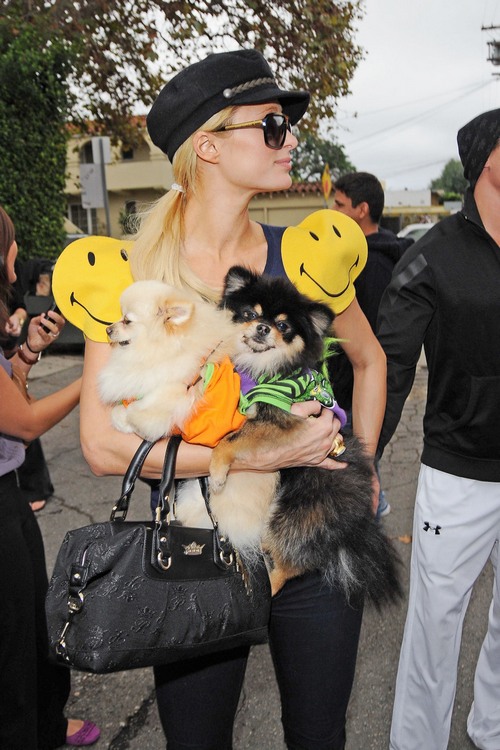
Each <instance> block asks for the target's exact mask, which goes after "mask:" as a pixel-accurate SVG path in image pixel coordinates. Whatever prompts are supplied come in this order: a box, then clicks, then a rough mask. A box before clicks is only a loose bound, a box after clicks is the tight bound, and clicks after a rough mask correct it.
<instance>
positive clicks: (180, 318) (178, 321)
mask: <svg viewBox="0 0 500 750" xmlns="http://www.w3.org/2000/svg"><path fill="white" fill-rule="evenodd" d="M193 310H194V304H193V302H172V301H171V300H169V299H166V300H164V302H163V304H162V305H161V306H160V307H159V308H158V315H159V316H160V317H161V318H163V323H164V324H165V325H174V326H180V325H182V324H183V323H185V322H186V321H187V320H189V318H190V317H191V316H192V314H193Z"/></svg>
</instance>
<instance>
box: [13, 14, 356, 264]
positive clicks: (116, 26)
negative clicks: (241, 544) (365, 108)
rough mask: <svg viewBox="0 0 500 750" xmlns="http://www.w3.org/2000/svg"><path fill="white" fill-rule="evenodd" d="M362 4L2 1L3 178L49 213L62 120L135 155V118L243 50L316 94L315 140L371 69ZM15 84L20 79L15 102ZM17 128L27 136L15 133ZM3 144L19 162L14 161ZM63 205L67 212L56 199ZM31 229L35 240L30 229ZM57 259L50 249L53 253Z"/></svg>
mask: <svg viewBox="0 0 500 750" xmlns="http://www.w3.org/2000/svg"><path fill="white" fill-rule="evenodd" d="M361 5H362V0H336V1H335V2H332V1H331V0H301V2H300V3H298V2H297V0H265V2H264V0H230V2H221V1H218V0H215V1H214V0H191V1H188V0H133V2H132V0H127V2H124V1H123V0H79V2H72V3H69V2H67V0H0V55H1V56H2V57H4V56H5V57H6V60H8V63H9V65H8V66H7V65H5V66H3V67H2V70H3V71H4V75H3V79H2V80H1V81H0V97H1V103H0V106H1V108H2V114H1V115H0V118H1V125H0V127H2V129H3V135H2V139H3V140H2V148H1V149H0V173H4V172H5V169H6V168H8V170H9V171H10V170H12V169H13V168H14V167H15V168H16V170H17V175H16V180H18V183H21V184H22V185H23V186H24V189H25V190H28V189H29V190H30V193H31V194H33V193H40V198H41V201H42V202H43V203H44V205H45V207H46V210H47V211H48V212H49V213H50V214H51V213H52V209H50V210H49V208H48V204H49V202H50V203H51V202H52V198H51V196H52V195H53V191H49V192H47V190H46V182H50V183H51V184H53V186H54V190H55V192H57V191H62V186H63V182H64V167H63V166H62V165H61V161H60V158H59V151H58V150H57V149H56V148H55V145H54V144H52V141H51V139H52V131H55V132H56V133H57V134H58V136H57V137H60V138H61V139H62V138H64V134H63V133H62V132H61V125H62V123H64V121H66V122H68V123H71V125H72V127H74V128H79V129H81V130H84V129H85V123H86V122H88V120H92V121H93V129H94V133H95V134H96V135H97V134H99V133H106V134H113V135H114V136H115V138H116V139H120V140H122V141H123V142H124V143H125V144H128V145H132V146H133V145H135V144H136V143H137V139H138V135H139V129H140V124H139V123H138V121H137V118H136V119H134V118H132V117H131V116H132V115H133V114H137V113H138V112H144V111H145V110H146V109H147V108H149V106H150V104H151V103H152V101H153V100H154V98H155V96H156V95H157V93H158V91H159V89H160V87H161V85H162V84H163V83H164V82H165V81H166V80H168V78H170V77H171V75H172V74H173V73H174V72H175V71H177V70H178V69H179V68H180V67H182V66H183V65H185V64H186V63H189V62H193V61H195V60H198V59H200V58H202V57H204V56H205V55H206V54H208V53H209V52H219V51H223V50H225V49H229V48H234V47H235V46H241V47H255V48H257V49H260V50H261V51H262V52H263V53H264V54H265V55H266V57H267V58H268V60H269V62H270V64H271V66H272V68H273V69H274V71H275V73H276V77H277V79H278V81H279V82H280V83H281V84H282V85H285V86H292V87H299V88H305V89H308V90H310V91H312V92H313V94H314V95H313V101H312V104H311V107H310V110H309V113H308V118H305V121H304V124H303V126H302V129H303V130H306V129H308V128H309V129H310V130H311V131H312V132H314V130H315V128H316V127H317V124H318V121H319V119H320V118H324V117H333V116H334V114H335V104H336V101H337V99H338V98H339V97H341V96H344V95H345V94H346V93H348V89H349V81H350V79H351V77H352V75H353V72H354V70H355V68H356V66H357V65H358V63H359V61H360V60H361V58H362V51H361V49H360V48H359V47H357V46H356V45H355V44H354V41H353V34H354V30H355V26H356V22H357V21H358V20H359V19H360V18H361V15H362V10H361ZM9 76H12V77H14V78H15V79H16V80H18V81H21V80H22V85H21V86H20V87H19V90H18V93H17V94H16V89H15V87H13V86H9V85H8V78H9ZM45 79H47V80H45ZM28 93H29V96H28ZM44 96H46V97H47V103H46V104H45V105H42V104H40V102H41V100H42V99H43V98H44ZM49 102H53V103H54V107H53V108H52V109H51V107H50V106H49ZM20 114H22V115H23V117H22V118H21V117H20ZM31 115H32V117H31ZM14 117H16V118H18V119H19V122H20V125H19V129H17V128H14V127H12V128H11V129H10V132H9V127H8V126H9V120H10V121H12V119H13V118H14ZM43 118H45V139H46V140H45V142H44V143H43V148H40V146H41V145H42V144H40V143H38V142H37V144H36V148H35V147H34V144H32V149H31V153H30V158H25V156H26V153H27V150H29V149H28V147H27V146H26V143H25V142H26V141H28V140H29V137H28V133H30V132H31V131H34V127H33V126H34V124H35V123H34V122H32V120H33V121H36V122H37V127H38V123H40V126H41V129H40V133H41V132H42V130H43V125H42V121H43ZM7 139H8V140H7ZM56 141H57V138H56ZM6 143H8V146H7V148H8V150H10V151H12V152H13V153H15V154H16V156H15V157H14V156H13V155H12V159H10V160H9V159H6V156H5V144H6ZM56 145H59V141H57V144H56ZM35 159H36V160H37V161H38V166H39V172H38V171H37V175H36V179H34V177H35V175H34V173H33V171H32V168H33V162H34V160H35ZM56 164H57V165H56ZM7 174H9V172H7ZM42 176H45V179H43V180H42ZM39 178H40V181H39ZM28 185H29V186H30V187H29V188H28ZM0 188H1V189H0V200H2V201H4V203H6V204H7V205H8V206H9V207H11V210H13V209H14V207H15V206H16V203H18V201H19V199H20V196H19V194H18V193H17V190H14V189H12V190H11V189H10V188H9V182H8V179H7V178H6V179H5V180H4V181H3V182H2V183H1V185H0ZM56 204H57V206H59V207H60V205H61V203H60V199H59V198H57V200H56V199H54V206H56ZM57 210H60V209H57ZM13 215H14V217H15V218H17V221H16V224H17V225H18V231H19V233H20V236H21V235H22V236H23V238H24V237H25V238H26V240H25V241H26V245H28V242H29V244H30V245H31V247H29V251H30V252H38V250H37V247H35V246H33V244H32V238H33V237H35V236H36V235H37V229H38V227H39V225H40V221H41V218H42V214H40V213H39V212H38V211H35V210H34V209H33V211H32V214H31V217H29V216H28V215H27V214H25V213H24V212H21V210H20V208H19V207H18V208H16V209H15V211H14V210H13ZM25 220H26V222H31V224H32V226H33V227H34V229H28V227H27V226H26V227H25ZM60 221H61V222H62V214H61V218H60ZM56 235H57V233H54V238H55V237H56ZM56 244H57V243H56ZM48 251H49V249H48V248H47V249H46V248H45V247H44V249H43V252H44V254H47V253H48Z"/></svg>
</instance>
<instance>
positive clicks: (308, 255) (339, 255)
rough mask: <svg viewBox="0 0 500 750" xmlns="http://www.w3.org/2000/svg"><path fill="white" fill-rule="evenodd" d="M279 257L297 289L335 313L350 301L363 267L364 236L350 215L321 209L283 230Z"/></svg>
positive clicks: (365, 254)
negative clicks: (296, 224)
mask: <svg viewBox="0 0 500 750" xmlns="http://www.w3.org/2000/svg"><path fill="white" fill-rule="evenodd" d="M281 256H282V260H283V265H284V268H285V271H286V274H287V276H288V278H289V279H290V281H292V282H293V283H294V284H295V286H296V287H297V289H298V290H299V291H300V292H302V293H303V294H307V296H308V297H311V298H312V299H314V300H317V301H318V302H323V303H324V304H326V305H328V306H329V307H331V308H332V310H333V311H334V312H335V313H340V312H342V311H343V310H345V309H346V308H347V307H348V306H349V305H350V303H351V302H352V301H353V299H354V297H355V295H356V290H355V288H354V282H355V280H356V279H357V277H358V276H359V274H360V273H361V271H362V270H363V268H364V267H365V265H366V260H367V257H368V246H367V242H366V237H365V235H364V234H363V232H362V230H361V229H360V227H359V226H358V224H356V222H355V221H354V220H353V219H351V218H350V217H349V216H346V215H345V214H342V213H340V212H339V211H333V210H330V209H322V210H320V211H315V212H314V213H312V214H310V215H309V216H307V217H306V218H305V219H304V220H303V221H302V222H301V223H300V224H299V225H298V226H296V227H288V228H287V229H285V232H284V234H283V239H282V248H281Z"/></svg>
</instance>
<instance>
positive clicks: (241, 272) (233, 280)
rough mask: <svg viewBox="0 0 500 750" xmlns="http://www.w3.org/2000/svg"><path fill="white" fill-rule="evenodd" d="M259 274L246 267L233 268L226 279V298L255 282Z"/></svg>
mask: <svg viewBox="0 0 500 750" xmlns="http://www.w3.org/2000/svg"><path fill="white" fill-rule="evenodd" d="M256 278H258V277H257V274H255V273H254V272H253V271H251V270H250V269H249V268H245V267H244V266H231V268H230V269H229V271H228V272H227V274H226V278H225V279H224V295H223V296H224V297H225V296H226V295H228V294H234V292H238V291H239V290H240V289H243V287H244V286H246V285H247V284H248V283H249V282H250V281H255V279H256Z"/></svg>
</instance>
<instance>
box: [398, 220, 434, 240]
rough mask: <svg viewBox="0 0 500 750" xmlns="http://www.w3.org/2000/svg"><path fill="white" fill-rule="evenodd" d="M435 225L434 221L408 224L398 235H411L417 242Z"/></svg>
mask: <svg viewBox="0 0 500 750" xmlns="http://www.w3.org/2000/svg"><path fill="white" fill-rule="evenodd" d="M433 226H434V223H433V222H432V221H427V222H425V223H424V222H422V223H421V224H407V225H406V226H405V227H403V229H402V230H401V231H400V232H398V237H409V238H410V239H412V240H415V242H416V241H417V240H419V239H420V238H421V237H423V236H424V234H425V233H426V232H428V231H429V229H430V228H431V227H433Z"/></svg>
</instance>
